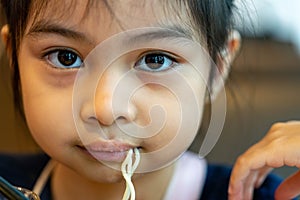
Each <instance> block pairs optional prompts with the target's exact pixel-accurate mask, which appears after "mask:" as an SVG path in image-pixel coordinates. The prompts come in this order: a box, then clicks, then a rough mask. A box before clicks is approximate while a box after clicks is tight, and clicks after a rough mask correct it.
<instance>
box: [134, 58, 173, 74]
mask: <svg viewBox="0 0 300 200" xmlns="http://www.w3.org/2000/svg"><path fill="white" fill-rule="evenodd" d="M175 64H177V62H176V61H175V59H174V58H171V57H170V56H168V55H165V54H163V53H151V54H148V55H145V56H143V57H142V58H141V59H139V60H138V61H137V62H136V64H135V68H137V69H139V70H144V71H149V72H159V71H165V70H168V69H169V68H171V67H173V66H174V65H175Z"/></svg>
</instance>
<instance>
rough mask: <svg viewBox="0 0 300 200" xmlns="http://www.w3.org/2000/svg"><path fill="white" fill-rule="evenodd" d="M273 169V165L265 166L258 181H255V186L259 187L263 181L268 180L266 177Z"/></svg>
mask: <svg viewBox="0 0 300 200" xmlns="http://www.w3.org/2000/svg"><path fill="white" fill-rule="evenodd" d="M272 170H273V168H271V167H263V168H262V169H261V170H260V172H259V174H258V176H257V179H256V183H255V188H259V187H260V186H261V185H262V183H263V182H264V181H265V180H266V177H267V176H268V174H269V173H270V172H271V171H272Z"/></svg>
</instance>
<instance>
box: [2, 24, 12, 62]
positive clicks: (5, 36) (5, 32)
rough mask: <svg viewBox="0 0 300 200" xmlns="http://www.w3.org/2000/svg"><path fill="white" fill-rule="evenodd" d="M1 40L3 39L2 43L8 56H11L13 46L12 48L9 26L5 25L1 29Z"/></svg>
mask: <svg viewBox="0 0 300 200" xmlns="http://www.w3.org/2000/svg"><path fill="white" fill-rule="evenodd" d="M1 39H2V42H3V44H4V46H5V48H6V51H7V55H8V56H10V55H11V54H10V52H11V46H10V42H9V41H10V40H9V39H10V38H9V27H8V25H7V24H6V25H4V26H3V27H2V29H1Z"/></svg>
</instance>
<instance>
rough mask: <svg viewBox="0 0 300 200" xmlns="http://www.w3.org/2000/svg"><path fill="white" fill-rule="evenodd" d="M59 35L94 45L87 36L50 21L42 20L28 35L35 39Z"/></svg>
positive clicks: (32, 27)
mask: <svg viewBox="0 0 300 200" xmlns="http://www.w3.org/2000/svg"><path fill="white" fill-rule="evenodd" d="M49 33H52V34H57V35H61V36H63V37H67V38H72V39H74V40H79V41H84V42H86V43H89V44H94V43H93V41H92V40H90V39H89V37H88V36H87V35H85V34H84V33H82V32H79V31H76V30H72V29H71V28H66V27H64V26H62V25H60V24H56V23H52V22H49V21H44V20H41V21H39V22H37V23H35V24H34V25H33V26H31V28H30V29H29V31H28V33H27V34H26V35H28V36H32V37H35V36H36V35H39V34H49Z"/></svg>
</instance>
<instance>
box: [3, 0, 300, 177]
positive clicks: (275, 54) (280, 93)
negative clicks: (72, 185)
mask: <svg viewBox="0 0 300 200" xmlns="http://www.w3.org/2000/svg"><path fill="white" fill-rule="evenodd" d="M239 3H240V4H243V5H244V4H245V1H240V2H239ZM284 3H285V4H287V1H283V0H281V1H280V0H272V1H267V0H258V1H257V2H256V1H255V0H251V5H250V6H248V5H247V6H246V7H247V9H246V10H244V11H243V12H241V13H240V16H239V18H238V19H239V20H240V19H242V20H240V21H239V20H237V23H236V24H237V26H236V28H237V29H238V30H239V31H240V32H241V35H242V37H243V42H242V48H241V52H240V54H239V56H238V57H237V59H236V61H235V62H234V64H233V66H232V72H231V74H230V76H229V80H228V82H227V84H226V94H227V98H228V99H227V116H226V122H225V125H224V129H223V132H222V134H221V137H220V139H219V140H218V142H217V144H216V146H215V147H214V149H213V150H212V151H211V152H210V154H209V155H208V156H207V159H208V161H209V162H214V163H222V164H229V165H230V164H233V163H234V161H235V159H236V158H237V156H238V155H239V154H241V153H243V152H244V151H245V150H246V149H247V148H248V147H250V146H251V145H252V144H254V143H256V142H257V141H258V140H259V139H261V138H262V137H263V136H264V134H266V133H267V131H268V129H269V128H270V126H271V125H272V124H273V123H275V122H285V121H289V120H299V119H300V94H299V91H300V51H299V49H300V45H299V44H300V43H299V42H298V41H300V40H298V38H300V31H298V29H299V30H300V25H297V24H299V22H300V19H299V16H297V15H299V14H297V12H294V13H293V12H292V11H293V10H294V11H295V8H297V7H295V6H297V4H298V8H299V7H300V5H299V3H298V2H297V1H295V0H290V1H289V4H288V5H283V4H284ZM287 6H291V7H293V8H294V9H292V8H288V7H287ZM284 13H285V14H284ZM291 15H292V16H291ZM248 16H251V19H250V20H249V18H248ZM283 16H285V17H283ZM286 18H288V19H286ZM2 45H3V44H2V43H0V49H3V48H2V47H1V46H2ZM0 51H1V50H0ZM0 53H1V52H0ZM2 65H5V64H3V63H2ZM0 73H1V77H4V78H3V79H1V80H0V83H1V84H0V127H1V132H0V151H2V152H16V153H20V152H22V153H24V152H36V151H38V148H37V146H36V145H35V143H34V142H33V140H32V139H31V138H30V135H29V133H28V130H27V127H26V125H25V123H24V121H23V120H21V117H20V116H19V115H17V114H16V113H15V112H14V109H13V103H12V92H11V88H10V85H9V73H8V68H7V67H3V66H1V70H0ZM2 75H3V76H2ZM299 134H300V133H299ZM278 148H280V147H278ZM191 149H192V150H193V151H195V152H197V151H198V149H199V140H196V142H195V143H194V144H193V145H192V147H191ZM293 171H295V169H294V168H289V167H283V168H281V169H278V170H275V173H277V174H279V175H281V176H284V177H286V176H288V175H289V174H290V173H292V172H293Z"/></svg>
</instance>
